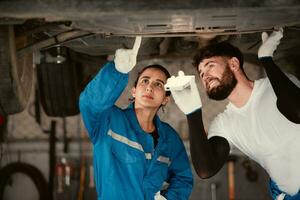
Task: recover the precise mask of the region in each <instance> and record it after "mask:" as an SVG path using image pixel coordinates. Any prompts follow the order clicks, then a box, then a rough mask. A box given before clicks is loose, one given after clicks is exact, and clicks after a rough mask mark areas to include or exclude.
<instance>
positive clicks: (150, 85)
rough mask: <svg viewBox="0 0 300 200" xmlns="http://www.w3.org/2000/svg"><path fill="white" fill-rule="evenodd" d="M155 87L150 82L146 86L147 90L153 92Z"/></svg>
mask: <svg viewBox="0 0 300 200" xmlns="http://www.w3.org/2000/svg"><path fill="white" fill-rule="evenodd" d="M152 90H153V88H152V84H151V83H150V84H148V85H147V87H146V91H147V92H152Z"/></svg>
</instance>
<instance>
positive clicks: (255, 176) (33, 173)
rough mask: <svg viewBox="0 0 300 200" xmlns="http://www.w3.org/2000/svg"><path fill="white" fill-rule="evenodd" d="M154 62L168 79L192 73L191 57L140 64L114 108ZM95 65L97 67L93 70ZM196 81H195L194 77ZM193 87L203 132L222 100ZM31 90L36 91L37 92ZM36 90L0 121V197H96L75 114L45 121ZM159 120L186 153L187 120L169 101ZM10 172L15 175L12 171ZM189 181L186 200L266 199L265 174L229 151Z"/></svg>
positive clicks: (254, 72)
mask: <svg viewBox="0 0 300 200" xmlns="http://www.w3.org/2000/svg"><path fill="white" fill-rule="evenodd" d="M154 63H158V64H161V65H163V66H166V68H168V70H169V71H170V73H171V74H173V75H175V74H177V71H178V70H179V69H181V70H183V71H185V73H186V74H197V71H196V69H195V68H194V67H193V66H192V60H191V59H184V58H182V59H181V58H178V57H177V58H175V57H174V58H168V59H150V60H144V61H141V62H139V63H138V64H137V66H136V67H135V69H134V70H133V71H132V72H131V73H130V82H129V84H128V87H127V88H126V90H125V91H124V92H123V94H122V96H121V97H120V99H119V100H118V102H117V105H119V106H120V107H126V106H127V105H128V98H129V97H130V88H131V87H132V85H133V83H132V82H133V80H135V77H136V75H137V72H138V70H139V69H141V68H142V67H143V66H146V65H148V64H154ZM100 67H101V66H97V67H96V68H97V70H98V69H100ZM245 70H246V72H247V74H248V75H249V76H250V78H252V79H257V78H260V77H262V76H264V71H263V70H262V68H261V67H260V66H257V65H253V64H250V63H245ZM196 79H197V81H198V76H197V75H196ZM34 81H35V82H36V80H34ZM198 83H199V81H198ZM35 86H36V84H34V87H35ZM198 88H199V91H200V94H201V99H202V103H203V115H204V123H205V127H206V128H207V127H208V126H209V124H210V122H211V120H212V119H213V118H214V117H215V116H216V114H217V113H219V112H221V111H222V110H223V109H224V106H225V105H226V103H227V102H226V101H223V102H215V101H208V99H207V97H206V95H205V93H204V92H203V88H202V85H201V84H200V83H199V84H198ZM33 90H34V91H35V92H36V91H37V90H36V88H33ZM35 92H33V93H32V95H31V100H30V103H29V104H28V106H27V108H26V110H25V111H23V112H22V113H19V114H15V115H10V116H9V117H8V119H4V118H2V119H1V123H2V125H1V129H3V130H1V131H2V132H3V133H1V134H0V135H1V136H2V137H1V138H0V141H1V143H0V148H1V155H0V167H1V168H2V169H1V171H4V173H5V174H6V177H8V178H9V176H10V178H9V181H8V184H6V185H0V195H1V197H0V199H3V200H19V199H22V200H35V199H39V195H41V198H40V199H43V198H47V197H49V198H52V199H56V200H94V199H96V191H95V184H94V181H93V164H92V162H93V157H92V145H91V143H90V142H89V139H88V137H87V134H86V130H85V127H84V124H83V122H82V118H81V116H80V114H79V115H76V116H72V117H66V118H53V117H48V116H47V115H46V114H45V113H44V112H43V110H42V108H41V106H40V105H39V104H38V102H37V101H36V98H35V97H36V94H35ZM160 117H161V118H162V120H164V121H166V122H168V123H170V124H171V125H172V126H173V127H174V128H175V129H176V130H177V131H178V133H179V134H180V136H181V138H182V139H183V141H184V144H185V146H186V151H187V153H188V155H190V154H189V141H188V126H187V122H186V118H185V116H184V115H183V114H182V112H181V111H180V110H179V109H178V108H177V106H176V105H175V103H174V101H173V100H172V101H171V102H170V103H169V105H167V106H166V108H165V111H164V112H160ZM191 165H192V164H191ZM20 167H21V168H22V169H23V171H24V172H22V173H20V170H19V171H18V170H17V169H18V168H20ZM14 170H16V171H17V173H14ZM0 173H1V172H0ZM2 173H3V172H2ZM194 177H195V184H194V189H193V192H192V194H191V197H190V199H191V200H196V199H201V200H217V199H218V200H227V199H230V200H233V199H237V200H254V199H255V200H269V199H270V197H269V192H268V180H269V178H268V175H267V174H266V172H265V171H264V170H263V169H262V168H261V167H260V166H258V165H257V164H256V163H255V162H254V161H251V160H249V159H248V158H247V157H246V156H244V155H243V154H242V153H241V152H239V151H233V152H232V157H231V159H230V160H229V161H228V163H227V164H226V165H225V166H224V167H223V168H222V170H221V171H220V172H219V173H218V174H217V175H216V176H214V177H212V178H210V179H208V180H202V179H199V178H198V177H197V175H196V174H195V173H194ZM0 183H1V181H0ZM51 191H52V192H51ZM46 195H47V196H46Z"/></svg>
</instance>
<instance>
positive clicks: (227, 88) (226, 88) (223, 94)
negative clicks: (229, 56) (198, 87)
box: [206, 65, 237, 100]
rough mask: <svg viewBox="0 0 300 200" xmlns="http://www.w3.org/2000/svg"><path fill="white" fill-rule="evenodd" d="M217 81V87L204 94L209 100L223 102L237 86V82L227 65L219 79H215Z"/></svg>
mask: <svg viewBox="0 0 300 200" xmlns="http://www.w3.org/2000/svg"><path fill="white" fill-rule="evenodd" d="M216 79H217V80H218V81H219V83H220V84H219V85H218V86H216V87H214V88H212V89H211V90H207V91H206V93H207V95H208V97H209V98H210V99H214V100H224V99H226V98H227V97H228V96H229V95H230V93H231V92H232V90H233V89H234V88H235V86H236V84H237V80H236V78H235V76H234V74H233V72H232V71H231V70H230V68H229V66H228V65H227V66H226V68H225V71H224V73H223V76H222V78H221V79H218V78H216Z"/></svg>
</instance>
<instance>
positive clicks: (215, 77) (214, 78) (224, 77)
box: [198, 56, 237, 100]
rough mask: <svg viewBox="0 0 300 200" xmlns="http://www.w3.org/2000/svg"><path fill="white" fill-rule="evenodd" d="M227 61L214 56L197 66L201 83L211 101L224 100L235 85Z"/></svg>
mask: <svg viewBox="0 0 300 200" xmlns="http://www.w3.org/2000/svg"><path fill="white" fill-rule="evenodd" d="M229 60H230V58H227V57H221V56H216V57H211V58H207V59H204V60H203V61H202V62H201V63H200V64H199V66H198V71H199V74H200V77H201V79H202V83H203V85H204V88H205V90H206V93H207V95H208V97H209V98H211V99H214V100H224V99H226V98H227V97H228V96H229V95H230V93H231V92H232V90H233V89H234V88H235V86H236V84H237V80H236V78H235V75H234V73H233V72H232V71H231V68H230V63H229Z"/></svg>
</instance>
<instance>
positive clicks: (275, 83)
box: [165, 29, 300, 199]
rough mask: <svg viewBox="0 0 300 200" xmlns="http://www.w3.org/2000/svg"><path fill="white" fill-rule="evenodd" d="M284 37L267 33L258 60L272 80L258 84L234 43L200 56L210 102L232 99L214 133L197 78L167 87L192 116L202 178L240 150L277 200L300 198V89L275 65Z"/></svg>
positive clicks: (190, 121) (203, 51)
mask: <svg viewBox="0 0 300 200" xmlns="http://www.w3.org/2000/svg"><path fill="white" fill-rule="evenodd" d="M281 38H282V29H280V30H279V31H274V32H273V33H272V34H271V35H270V36H268V35H267V33H263V34H262V39H263V43H262V45H261V47H260V48H259V51H258V58H259V60H260V61H261V63H262V65H263V66H264V68H265V70H266V73H267V76H268V77H266V78H263V79H260V80H256V81H252V80H249V78H248V77H247V76H246V74H245V72H244V70H243V55H242V53H241V52H240V50H239V49H238V48H236V47H234V46H232V45H231V44H229V43H226V42H222V43H218V44H213V45H210V46H207V47H205V48H204V49H201V50H200V51H199V52H198V54H197V55H196V57H195V64H196V66H197V69H198V71H199V75H200V77H201V80H202V83H203V85H204V88H205V90H206V92H207V94H208V96H209V98H211V99H215V100H223V99H225V98H227V99H228V100H229V104H228V105H227V107H226V109H225V111H224V112H223V113H220V114H219V115H218V116H217V117H216V118H215V119H214V120H213V122H212V124H211V125H210V127H209V130H208V134H206V132H205V129H204V126H203V122H202V111H201V107H202V103H201V99H200V96H199V93H198V90H197V86H196V83H195V78H194V76H185V75H184V74H183V73H182V72H180V73H179V76H177V77H176V78H175V77H171V78H170V79H169V80H168V82H167V84H166V86H165V88H166V89H168V90H170V91H171V92H172V94H173V98H174V100H175V102H176V104H177V105H178V107H179V108H180V109H181V110H182V111H183V112H184V113H185V114H186V115H187V119H188V125H189V130H190V144H191V147H190V150H191V156H192V161H193V165H194V168H195V170H196V172H197V174H198V175H199V176H200V177H201V178H209V177H211V176H213V175H215V174H216V173H217V172H218V171H219V170H220V169H221V168H222V166H223V165H224V163H226V161H227V160H228V156H229V152H230V148H232V147H233V146H235V147H237V148H238V149H240V150H241V151H242V152H243V153H245V154H246V155H247V156H249V157H250V158H251V159H253V160H255V161H256V162H258V163H259V164H260V165H261V166H262V167H263V168H264V169H265V170H266V171H267V172H268V173H269V175H270V178H271V179H270V191H271V193H272V197H273V199H300V193H299V189H300V170H299V165H300V159H299V155H300V145H299V143H300V125H299V123H300V103H299V102H300V89H299V87H297V86H296V85H295V84H294V83H293V82H292V81H290V79H289V78H287V77H286V75H285V74H284V73H283V72H282V71H281V70H280V69H279V67H278V66H277V65H276V64H275V63H274V62H273V59H272V57H273V53H274V51H275V49H276V48H277V45H278V44H279V42H280V39H281Z"/></svg>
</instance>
